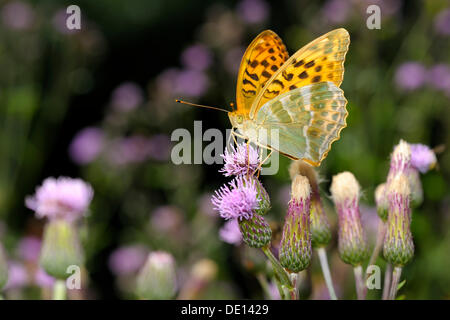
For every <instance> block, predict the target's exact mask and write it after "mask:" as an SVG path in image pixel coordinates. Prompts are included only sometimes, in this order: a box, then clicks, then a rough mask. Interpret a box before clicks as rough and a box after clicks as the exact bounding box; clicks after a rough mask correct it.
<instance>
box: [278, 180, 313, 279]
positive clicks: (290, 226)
mask: <svg viewBox="0 0 450 320" xmlns="http://www.w3.org/2000/svg"><path fill="white" fill-rule="evenodd" d="M310 208H311V187H310V185H309V182H308V179H307V178H306V177H304V176H301V175H297V176H295V178H294V180H293V181H292V198H291V200H290V201H289V207H288V212H287V215H286V218H285V222H284V227H283V234H282V238H281V245H280V253H279V259H280V263H281V265H282V266H283V267H284V268H285V269H286V270H288V271H289V272H292V273H297V272H300V271H302V270H304V269H306V268H307V267H308V266H309V264H310V262H311V254H312V252H311V251H312V249H311V228H310Z"/></svg>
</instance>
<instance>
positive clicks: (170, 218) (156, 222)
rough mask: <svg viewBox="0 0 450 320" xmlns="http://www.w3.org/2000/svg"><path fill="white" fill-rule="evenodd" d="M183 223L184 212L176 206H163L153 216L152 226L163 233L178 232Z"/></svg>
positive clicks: (151, 219)
mask: <svg viewBox="0 0 450 320" xmlns="http://www.w3.org/2000/svg"><path fill="white" fill-rule="evenodd" d="M182 222H183V212H182V211H181V209H179V208H178V207H176V206H161V207H158V208H156V209H155V210H154V211H153V212H152V215H151V218H150V223H151V226H152V227H153V228H154V229H156V230H158V231H160V232H162V233H166V232H174V231H178V230H179V227H180V226H181V225H182Z"/></svg>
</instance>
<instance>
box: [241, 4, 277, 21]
mask: <svg viewBox="0 0 450 320" xmlns="http://www.w3.org/2000/svg"><path fill="white" fill-rule="evenodd" d="M237 12H238V14H239V16H240V17H241V18H242V20H244V21H245V22H247V23H261V22H264V21H265V20H266V19H267V18H268V16H269V6H268V4H267V2H265V1H263V0H242V1H241V2H240V3H239V4H238V6H237Z"/></svg>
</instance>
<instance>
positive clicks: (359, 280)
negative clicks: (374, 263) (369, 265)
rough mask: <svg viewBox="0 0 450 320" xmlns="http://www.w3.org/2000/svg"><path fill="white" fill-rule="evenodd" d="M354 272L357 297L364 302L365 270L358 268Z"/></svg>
mask: <svg viewBox="0 0 450 320" xmlns="http://www.w3.org/2000/svg"><path fill="white" fill-rule="evenodd" d="M353 271H354V272H355V284H356V296H357V297H358V300H364V280H363V269H362V267H361V266H356V267H354V268H353Z"/></svg>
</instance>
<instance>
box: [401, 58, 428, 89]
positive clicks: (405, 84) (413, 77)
mask: <svg viewBox="0 0 450 320" xmlns="http://www.w3.org/2000/svg"><path fill="white" fill-rule="evenodd" d="M425 80H426V70H425V67H424V66H423V65H421V64H419V63H417V62H406V63H403V64H402V65H400V66H399V67H398V69H397V71H396V73H395V82H396V84H397V86H398V87H399V88H401V89H403V90H415V89H418V88H420V87H421V86H422V85H423V84H424V82H425Z"/></svg>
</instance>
